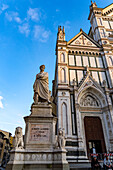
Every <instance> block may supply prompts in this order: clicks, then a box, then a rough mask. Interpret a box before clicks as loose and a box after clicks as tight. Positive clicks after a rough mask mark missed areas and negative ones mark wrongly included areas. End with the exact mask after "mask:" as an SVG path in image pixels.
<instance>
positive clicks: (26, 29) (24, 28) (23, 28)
mask: <svg viewBox="0 0 113 170" xmlns="http://www.w3.org/2000/svg"><path fill="white" fill-rule="evenodd" d="M19 31H20V33H22V34H25V35H26V37H28V35H29V33H30V29H29V24H28V23H24V24H23V25H20V26H19Z"/></svg>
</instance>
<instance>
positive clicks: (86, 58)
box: [83, 56, 89, 67]
mask: <svg viewBox="0 0 113 170" xmlns="http://www.w3.org/2000/svg"><path fill="white" fill-rule="evenodd" d="M83 65H84V67H85V66H88V67H89V61H88V57H87V56H83Z"/></svg>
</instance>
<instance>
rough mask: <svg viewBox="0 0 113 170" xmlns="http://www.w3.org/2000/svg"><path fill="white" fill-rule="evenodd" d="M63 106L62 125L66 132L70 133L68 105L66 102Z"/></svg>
mask: <svg viewBox="0 0 113 170" xmlns="http://www.w3.org/2000/svg"><path fill="white" fill-rule="evenodd" d="M61 107H62V113H61V122H62V127H63V128H64V129H65V134H68V121H67V105H66V103H63V104H62V106H61Z"/></svg>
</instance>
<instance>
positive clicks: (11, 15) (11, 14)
mask: <svg viewBox="0 0 113 170" xmlns="http://www.w3.org/2000/svg"><path fill="white" fill-rule="evenodd" d="M18 15H19V14H18V12H13V11H11V12H6V13H5V16H6V18H7V20H8V21H10V22H11V21H16V22H17V23H19V24H20V23H21V22H22V21H21V19H20V17H19V16H18Z"/></svg>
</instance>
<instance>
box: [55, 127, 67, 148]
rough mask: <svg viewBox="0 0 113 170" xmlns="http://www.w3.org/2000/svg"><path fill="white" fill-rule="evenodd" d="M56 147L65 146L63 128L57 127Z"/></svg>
mask: <svg viewBox="0 0 113 170" xmlns="http://www.w3.org/2000/svg"><path fill="white" fill-rule="evenodd" d="M56 141H57V142H56V147H57V148H63V149H64V148H65V143H66V138H65V131H64V129H61V128H59V129H58V136H57V138H56Z"/></svg>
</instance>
